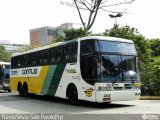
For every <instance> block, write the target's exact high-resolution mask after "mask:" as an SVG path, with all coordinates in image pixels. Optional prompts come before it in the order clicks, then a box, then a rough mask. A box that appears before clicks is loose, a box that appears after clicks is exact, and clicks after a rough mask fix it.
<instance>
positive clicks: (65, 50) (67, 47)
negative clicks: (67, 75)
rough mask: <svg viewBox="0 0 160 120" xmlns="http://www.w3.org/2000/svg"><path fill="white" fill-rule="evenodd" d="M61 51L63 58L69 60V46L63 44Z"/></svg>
mask: <svg viewBox="0 0 160 120" xmlns="http://www.w3.org/2000/svg"><path fill="white" fill-rule="evenodd" d="M63 53H64V58H63V59H64V60H65V61H69V60H70V53H71V46H65V47H64V48H63Z"/></svg>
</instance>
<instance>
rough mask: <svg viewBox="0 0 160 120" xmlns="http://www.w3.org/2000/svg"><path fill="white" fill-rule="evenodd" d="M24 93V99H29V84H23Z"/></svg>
mask: <svg viewBox="0 0 160 120" xmlns="http://www.w3.org/2000/svg"><path fill="white" fill-rule="evenodd" d="M22 91H23V97H27V96H28V85H27V83H24V84H23V88H22Z"/></svg>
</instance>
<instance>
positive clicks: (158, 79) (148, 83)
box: [103, 25, 160, 95]
mask: <svg viewBox="0 0 160 120" xmlns="http://www.w3.org/2000/svg"><path fill="white" fill-rule="evenodd" d="M103 35H105V36H111V37H120V38H126V39H131V40H133V41H134V43H135V46H136V49H137V52H138V56H139V58H140V65H141V74H140V76H141V82H142V85H143V86H142V95H160V92H159V91H160V86H159V84H160V57H159V56H160V55H159V51H160V49H159V46H160V42H159V40H146V39H145V37H144V36H142V35H141V34H140V33H139V32H138V30H137V29H136V28H131V27H129V26H124V27H119V26H118V25H114V27H113V28H111V29H110V30H106V31H105V32H104V33H103ZM155 56H156V57H155Z"/></svg>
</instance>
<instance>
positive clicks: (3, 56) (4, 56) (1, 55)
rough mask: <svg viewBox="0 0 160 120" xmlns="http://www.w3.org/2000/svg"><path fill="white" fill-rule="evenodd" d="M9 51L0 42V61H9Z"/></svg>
mask: <svg viewBox="0 0 160 120" xmlns="http://www.w3.org/2000/svg"><path fill="white" fill-rule="evenodd" d="M10 59H11V53H10V52H8V51H7V50H6V49H5V47H4V46H3V45H1V44H0V61H5V62H9V61H10Z"/></svg>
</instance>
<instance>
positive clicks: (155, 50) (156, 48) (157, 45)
mask: <svg viewBox="0 0 160 120" xmlns="http://www.w3.org/2000/svg"><path fill="white" fill-rule="evenodd" d="M149 43H150V49H151V50H152V55H153V56H160V39H151V40H149Z"/></svg>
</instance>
